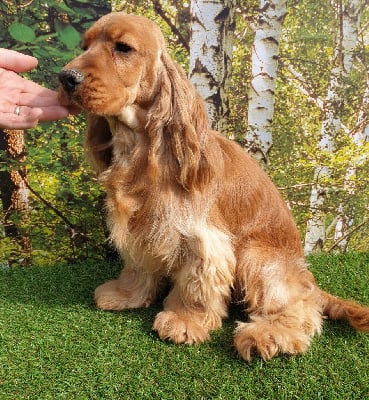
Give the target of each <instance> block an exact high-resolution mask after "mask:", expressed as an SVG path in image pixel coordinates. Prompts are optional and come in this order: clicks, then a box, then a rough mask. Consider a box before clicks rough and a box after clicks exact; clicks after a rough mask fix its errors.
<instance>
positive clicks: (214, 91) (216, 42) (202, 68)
mask: <svg viewBox="0 0 369 400" xmlns="http://www.w3.org/2000/svg"><path fill="white" fill-rule="evenodd" d="M234 5H235V0H222V1H220V0H192V1H191V8H190V13H191V46H190V69H189V77H190V80H191V82H192V83H193V84H194V85H195V87H196V88H197V90H198V91H199V93H200V95H201V96H202V98H203V99H204V100H205V102H206V107H207V111H208V115H209V118H210V121H211V124H212V126H213V128H214V129H216V130H218V131H220V132H226V131H227V120H228V116H229V98H228V92H229V83H230V77H231V69H232V51H233V48H232V43H233V32H234V30H235V20H234Z"/></svg>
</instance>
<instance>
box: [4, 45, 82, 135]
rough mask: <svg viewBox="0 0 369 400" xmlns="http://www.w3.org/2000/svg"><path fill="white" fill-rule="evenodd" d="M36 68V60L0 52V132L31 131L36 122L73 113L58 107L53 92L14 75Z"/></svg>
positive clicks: (51, 119) (17, 54) (14, 52)
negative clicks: (2, 130) (12, 130)
mask: <svg viewBox="0 0 369 400" xmlns="http://www.w3.org/2000/svg"><path fill="white" fill-rule="evenodd" d="M36 66H37V59H36V58H34V57H31V56H27V55H24V54H21V53H17V52H16V51H12V50H6V49H0V128H7V129H27V128H33V127H35V126H36V125H37V124H38V123H39V122H45V121H53V120H56V119H61V118H65V117H66V116H68V114H70V112H73V113H75V110H72V109H69V108H67V107H63V106H61V105H60V103H59V101H58V94H57V92H54V91H53V90H50V89H47V88H44V87H42V86H40V85H38V84H37V83H35V82H32V81H30V80H28V79H25V78H22V77H21V76H19V75H18V74H17V73H16V72H26V71H29V70H31V69H33V68H35V67H36Z"/></svg>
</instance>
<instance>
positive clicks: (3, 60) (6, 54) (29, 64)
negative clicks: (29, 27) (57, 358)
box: [0, 49, 38, 72]
mask: <svg viewBox="0 0 369 400" xmlns="http://www.w3.org/2000/svg"><path fill="white" fill-rule="evenodd" d="M37 63H38V62H37V59H36V58H34V57H31V56H28V55H26V54H22V53H18V52H16V51H13V50H8V49H0V67H2V68H5V69H8V70H11V71H14V72H26V71H29V70H31V69H33V68H35V67H36V66H37Z"/></svg>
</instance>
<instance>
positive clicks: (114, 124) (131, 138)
mask: <svg viewBox="0 0 369 400" xmlns="http://www.w3.org/2000/svg"><path fill="white" fill-rule="evenodd" d="M107 120H108V123H109V127H110V131H111V133H112V147H113V163H119V164H123V165H125V166H128V165H129V163H130V160H131V157H132V154H133V152H134V149H135V147H136V146H137V145H138V144H139V143H140V144H143V143H142V142H143V141H144V140H145V135H144V131H145V126H146V120H147V111H146V110H144V109H142V108H141V107H139V106H137V105H135V104H132V105H129V106H126V107H124V108H123V109H122V111H121V113H120V114H119V115H118V116H117V117H108V118H107Z"/></svg>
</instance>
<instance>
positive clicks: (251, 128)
mask: <svg viewBox="0 0 369 400" xmlns="http://www.w3.org/2000/svg"><path fill="white" fill-rule="evenodd" d="M286 4H287V1H286V0H261V1H260V13H259V18H258V21H257V25H256V27H255V38H254V44H253V46H252V76H251V82H250V89H249V108H248V127H247V132H246V135H245V146H246V148H247V149H248V151H249V152H250V153H251V154H252V155H253V156H254V157H255V158H256V159H257V160H258V161H259V162H260V163H263V164H264V165H266V164H267V162H268V156H269V152H270V149H271V147H272V122H273V114H274V99H275V96H274V94H275V87H276V78H277V69H278V56H279V40H280V36H281V32H282V24H283V21H284V18H285V16H286V14H287V5H286Z"/></svg>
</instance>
